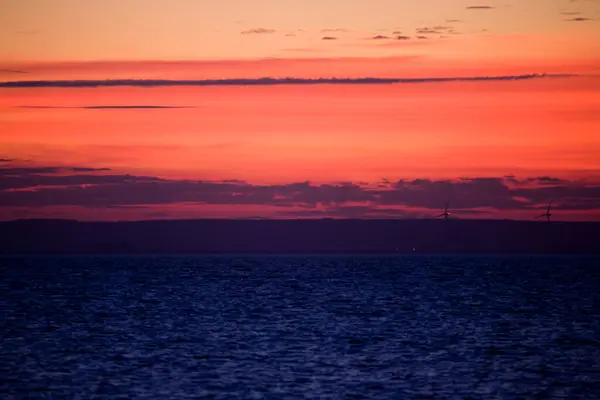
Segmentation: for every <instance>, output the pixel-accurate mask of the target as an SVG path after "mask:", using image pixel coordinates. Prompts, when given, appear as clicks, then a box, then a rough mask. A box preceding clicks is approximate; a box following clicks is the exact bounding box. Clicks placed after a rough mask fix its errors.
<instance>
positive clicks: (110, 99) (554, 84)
mask: <svg viewBox="0 0 600 400" xmlns="http://www.w3.org/2000/svg"><path fill="white" fill-rule="evenodd" d="M598 37H600V0H528V1H515V0H507V1H498V0H487V1H466V0H465V1H463V0H421V1H417V2H415V1H408V0H406V1H402V0H368V1H367V0H355V1H352V2H346V1H340V0H302V1H293V0H256V1H250V0H223V1H220V2H213V1H210V2H209V1H203V0H128V1H122V0H118V1H117V0H104V1H101V2H100V1H87V0H53V1H51V0H0V43H2V45H1V46H0V220H12V219H18V218H73V219H79V220H139V219H164V218H322V217H333V218H431V217H433V216H435V215H438V214H439V213H441V212H442V211H443V209H444V206H445V204H446V203H448V204H449V208H450V211H451V212H452V215H453V216H456V217H458V218H516V219H525V220H531V219H534V218H535V217H536V216H538V215H539V214H541V213H544V212H545V209H546V207H547V205H548V203H549V202H550V201H552V202H553V203H552V204H553V210H552V213H553V218H554V219H556V220H600V161H599V160H600V41H598V40H597V38H598ZM263 78H268V79H263ZM291 78H293V79H291ZM366 78H369V79H366ZM342 80H343V81H342Z"/></svg>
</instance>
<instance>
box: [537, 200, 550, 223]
mask: <svg viewBox="0 0 600 400" xmlns="http://www.w3.org/2000/svg"><path fill="white" fill-rule="evenodd" d="M550 207H552V201H551V202H550V203H548V208H546V212H545V213H544V214H540V215H538V216H537V217H535V219H538V218H542V217H546V221H548V222H550V217H551V216H552V214H551V213H550Z"/></svg>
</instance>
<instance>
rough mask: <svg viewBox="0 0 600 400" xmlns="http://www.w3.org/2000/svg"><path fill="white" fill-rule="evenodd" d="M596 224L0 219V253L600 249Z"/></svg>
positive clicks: (582, 251) (542, 251) (580, 251)
mask: <svg viewBox="0 0 600 400" xmlns="http://www.w3.org/2000/svg"><path fill="white" fill-rule="evenodd" d="M599 243H600V222H563V221H557V222H550V223H547V222H541V221H523V220H468V219H465V220H449V221H444V220H435V219H392V220H390V219H362V220H358V219H297V220H291V219H279V220H278V219H238V220H236V219H229V220H226V219H198V220H147V221H131V222H122V221H117V222H87V221H76V220H56V219H48V220H44V219H31V220H14V221H5V222H0V253H2V254H191V253H193V254H274V253H276V254H324V253H327V254H449V253H453V254H600V245H598V244H599Z"/></svg>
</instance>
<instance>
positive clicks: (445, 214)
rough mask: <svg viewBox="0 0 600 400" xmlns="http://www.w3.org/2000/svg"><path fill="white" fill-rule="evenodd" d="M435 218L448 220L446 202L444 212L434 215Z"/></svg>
mask: <svg viewBox="0 0 600 400" xmlns="http://www.w3.org/2000/svg"><path fill="white" fill-rule="evenodd" d="M435 217H436V218H439V217H444V219H445V220H447V219H449V218H450V213H449V212H448V202H446V207H445V208H444V212H443V213H442V214H440V215H436V216H435Z"/></svg>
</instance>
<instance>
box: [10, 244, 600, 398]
mask: <svg viewBox="0 0 600 400" xmlns="http://www.w3.org/2000/svg"><path fill="white" fill-rule="evenodd" d="M0 324H1V326H2V329H1V335H2V339H1V341H0V398H2V399H138V398H139V399H205V398H207V399H208V398H213V399H598V398H600V258H598V257H583V256H533V255H532V256H483V255H481V256H459V255H455V256H453V255H446V256H441V255H440V256H424V255H415V256H351V255H331V256H323V255H306V256H299V255H294V256H288V255H280V256H277V255H269V256H259V255H253V256H241V255H236V256H193V255H185V256H184V255H180V256H117V255H114V256H4V257H2V258H0Z"/></svg>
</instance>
